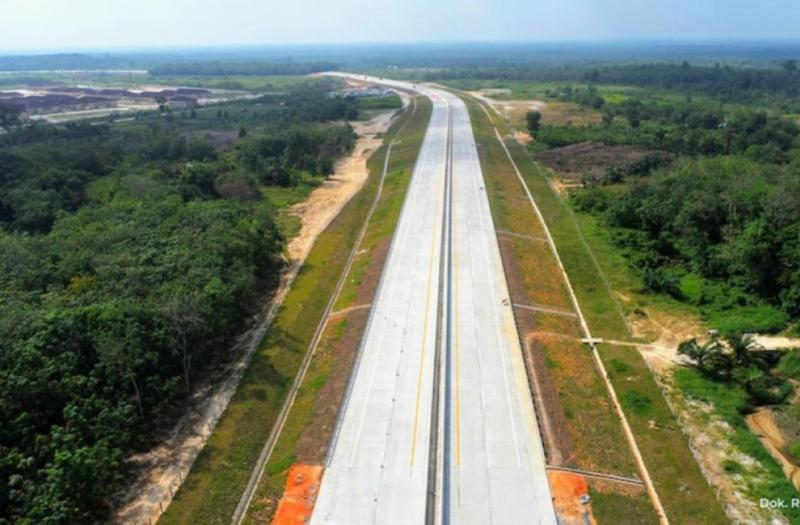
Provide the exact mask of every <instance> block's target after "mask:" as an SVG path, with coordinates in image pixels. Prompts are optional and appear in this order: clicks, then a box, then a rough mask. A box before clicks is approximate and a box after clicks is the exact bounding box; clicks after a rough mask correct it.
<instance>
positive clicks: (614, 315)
mask: <svg viewBox="0 0 800 525" xmlns="http://www.w3.org/2000/svg"><path fill="white" fill-rule="evenodd" d="M468 104H469V105H470V109H471V115H472V119H473V128H474V129H476V139H477V140H478V141H479V142H482V143H485V141H486V140H487V137H489V138H490V139H491V140H492V141H494V142H495V143H496V138H495V136H494V132H493V131H492V126H491V124H492V123H494V124H495V125H496V126H497V127H498V129H499V130H500V133H501V134H502V135H504V136H508V135H509V131H510V130H509V129H508V127H507V126H506V125H505V124H504V123H503V122H500V119H498V118H494V119H491V120H492V121H491V122H490V118H489V117H487V115H486V114H485V113H484V112H483V110H482V109H481V108H480V107H479V106H477V103H476V102H474V101H472V100H468ZM506 145H507V147H508V148H509V151H510V153H511V155H512V158H513V159H514V161H515V163H516V164H517V166H518V167H519V169H520V171H521V173H522V175H523V178H524V180H525V182H526V184H527V186H528V188H529V189H530V191H531V193H532V194H533V197H534V199H536V203H537V205H538V206H539V209H540V210H541V213H542V215H543V217H544V219H545V221H546V222H547V224H548V226H549V228H550V232H551V234H552V236H553V239H554V241H555V243H556V246H557V247H558V251H559V254H560V256H561V259H562V262H563V264H564V267H565V269H566V271H567V273H568V275H569V277H570V280H571V282H572V285H573V288H574V290H575V293H576V295H577V297H578V300H579V302H580V304H581V308H582V310H583V313H584V316H585V317H586V320H587V323H588V324H589V326H590V328H591V329H592V332H593V334H592V335H593V336H595V337H603V338H609V339H621V340H625V339H628V338H629V337H630V336H629V330H628V327H627V324H626V321H625V316H624V311H623V309H622V307H621V305H620V303H619V302H618V301H617V300H616V299H615V296H614V292H613V291H612V289H611V284H610V282H607V281H606V280H605V275H604V273H603V272H602V271H601V269H600V262H599V260H598V259H597V258H596V255H595V254H594V253H593V251H590V250H589V249H588V248H587V246H588V244H587V241H586V240H585V238H584V237H583V233H582V231H581V230H580V228H579V223H578V222H577V219H576V218H575V216H574V214H573V213H572V211H571V210H570V209H569V207H568V205H567V204H566V203H565V202H564V201H563V200H562V199H561V198H560V197H559V196H558V195H557V194H556V192H555V191H554V190H553V189H552V187H551V186H550V184H549V181H548V180H547V177H546V174H545V172H544V171H543V170H542V169H541V168H540V167H539V165H538V164H536V163H534V162H533V160H532V159H531V158H530V157H529V156H528V155H527V154H526V152H525V150H524V147H523V146H521V145H520V144H518V143H517V142H516V141H513V140H507V141H506ZM506 162H507V161H506ZM486 171H487V172H489V173H491V170H486ZM598 350H599V353H600V356H601V359H602V360H603V362H604V363H605V364H606V366H607V367H608V369H609V376H610V379H611V382H612V384H613V385H614V388H615V389H616V391H617V395H618V396H619V398H620V402H621V404H622V406H623V410H624V412H625V414H626V416H627V417H628V418H629V423H630V424H631V427H632V429H633V432H634V435H635V436H636V440H637V443H638V446H639V448H640V450H641V452H642V455H643V457H644V461H645V464H646V466H647V468H648V470H649V472H650V475H651V477H652V478H653V482H654V484H655V486H656V488H657V491H658V493H659V496H660V498H661V501H662V504H663V505H664V507H665V510H666V512H667V516H668V518H670V519H671V520H672V521H673V522H674V523H681V524H683V523H698V524H700V523H703V524H712V523H726V522H727V520H726V519H725V517H724V513H723V512H722V508H721V505H720V503H719V502H718V501H717V499H716V497H715V495H714V493H713V491H712V489H711V487H710V486H709V485H708V482H707V481H706V479H705V477H704V476H703V474H702V472H701V471H700V468H699V466H698V465H697V463H696V461H695V459H694V457H693V456H692V454H691V451H690V450H689V447H688V443H687V440H686V437H685V436H684V434H683V433H682V431H681V430H680V427H679V425H678V424H677V422H676V420H675V417H674V415H673V414H672V412H671V411H670V409H669V406H668V405H667V403H666V401H665V399H664V397H663V395H662V393H661V390H660V388H659V387H658V385H657V383H656V381H655V379H654V377H653V375H652V373H651V372H650V370H649V368H647V365H646V363H645V362H644V359H643V358H642V356H641V355H640V354H639V353H638V351H637V350H635V349H633V348H626V347H616V346H610V345H600V347H599V348H598ZM651 420H653V421H655V422H656V425H657V427H656V429H651V428H650V421H651Z"/></svg>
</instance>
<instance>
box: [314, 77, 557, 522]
mask: <svg viewBox="0 0 800 525" xmlns="http://www.w3.org/2000/svg"><path fill="white" fill-rule="evenodd" d="M352 78H357V79H364V77H355V76H353V77H352ZM369 80H371V81H374V82H379V83H383V84H386V85H389V86H392V87H397V88H400V89H406V90H414V91H418V92H420V93H422V94H423V95H425V96H427V97H429V98H430V99H431V101H432V102H433V111H432V114H431V120H430V123H429V126H428V130H427V132H426V136H425V140H424V142H423V144H422V147H421V150H420V153H419V157H418V159H417V164H416V166H415V169H414V172H413V175H412V180H411V184H410V186H409V189H408V194H407V197H406V200H405V203H404V206H403V210H402V212H401V215H400V220H399V222H398V226H397V230H396V232H395V235H394V237H393V240H392V246H391V248H390V251H389V255H388V257H387V261H386V265H385V267H384V270H383V275H382V277H381V282H380V286H379V289H378V291H377V294H376V299H375V300H374V301H373V308H372V310H371V312H370V318H369V321H368V324H367V327H366V329H365V333H364V336H363V338H362V343H361V348H360V349H359V356H358V359H357V362H356V367H355V369H354V371H353V376H352V378H351V384H350V388H349V391H348V393H347V396H346V398H345V401H344V405H343V408H342V413H341V415H340V420H339V423H338V427H337V430H336V432H335V435H334V440H333V443H332V444H331V451H330V454H329V458H328V462H327V465H326V471H325V474H324V478H323V482H322V486H321V488H320V492H319V495H318V498H317V502H316V505H315V510H314V514H313V516H312V519H311V523H312V524H313V525H322V524H325V525H339V524H341V525H345V524H347V525H354V524H358V525H361V524H365V525H366V524H415V525H416V524H423V523H425V524H434V523H435V524H439V523H443V524H449V523H453V524H476V525H478V524H480V525H483V524H519V523H531V524H555V523H556V518H555V514H554V511H553V506H552V500H551V495H550V489H549V485H548V482H547V475H546V472H545V458H544V453H543V450H542V444H541V439H540V436H539V431H538V427H537V424H536V416H535V413H534V408H533V403H532V400H531V396H530V389H529V387H528V379H527V376H526V372H525V367H524V362H523V359H522V353H521V350H520V346H519V337H518V334H517V331H516V326H515V324H514V318H513V313H512V309H511V304H510V301H509V293H508V287H507V284H506V281H505V275H504V273H503V266H502V261H501V258H500V251H499V248H498V245H497V237H496V234H495V230H494V224H493V221H492V217H491V211H490V208H489V201H488V198H487V196H486V192H485V190H484V181H483V174H482V172H481V167H480V162H479V159H478V154H477V150H476V148H475V140H474V137H473V134H472V128H471V125H470V121H469V114H468V111H467V108H466V106H465V105H464V103H463V102H462V101H461V100H460V99H459V98H458V97H456V96H454V95H452V94H450V93H449V92H447V91H444V90H439V89H434V88H430V87H427V86H424V87H421V86H412V85H411V84H408V83H403V82H393V81H384V80H378V79H374V78H370V79H369Z"/></svg>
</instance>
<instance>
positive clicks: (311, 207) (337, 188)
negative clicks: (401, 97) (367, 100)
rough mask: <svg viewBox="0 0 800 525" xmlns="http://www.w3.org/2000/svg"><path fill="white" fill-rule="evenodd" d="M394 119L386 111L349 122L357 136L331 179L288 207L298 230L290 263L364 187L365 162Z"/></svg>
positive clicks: (307, 249) (307, 248) (365, 179)
mask: <svg viewBox="0 0 800 525" xmlns="http://www.w3.org/2000/svg"><path fill="white" fill-rule="evenodd" d="M394 115H395V112H394V111H386V112H383V113H380V114H378V115H377V116H375V117H374V118H372V119H370V120H368V121H365V122H351V125H352V126H353V130H354V131H355V132H356V134H357V135H358V140H357V141H356V145H355V147H354V148H353V152H352V153H351V154H350V155H348V156H347V157H344V158H342V159H339V161H338V162H337V163H336V166H335V168H334V173H333V175H331V176H330V177H328V179H326V180H325V181H324V182H323V183H322V184H321V185H320V186H319V187H318V188H316V189H315V190H314V191H312V192H311V195H309V197H308V198H307V199H306V200H305V201H303V202H301V203H298V204H296V205H295V206H293V207H292V213H293V214H295V215H296V216H297V217H299V219H300V222H301V228H300V233H299V234H298V235H297V236H296V237H295V238H294V239H292V240H291V242H290V243H289V247H288V252H289V258H290V259H292V260H297V259H302V258H304V257H305V255H306V254H307V253H308V251H309V250H310V249H311V245H312V244H314V240H315V239H316V238H317V236H318V235H319V234H320V233H322V231H323V230H324V229H325V228H326V227H327V226H328V224H330V222H331V221H332V220H333V219H334V217H336V215H338V213H339V212H340V211H341V209H342V208H343V207H344V205H345V204H347V203H348V202H349V201H350V199H351V198H352V197H353V195H355V194H356V193H358V190H360V189H361V188H362V187H363V186H364V183H366V181H367V177H368V176H369V170H368V169H367V160H368V159H369V157H370V155H372V152H374V151H375V150H376V149H378V148H379V147H380V146H381V144H382V143H383V134H384V133H385V132H386V131H387V130H388V129H389V126H390V125H391V124H392V121H393V120H394Z"/></svg>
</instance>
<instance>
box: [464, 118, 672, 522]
mask: <svg viewBox="0 0 800 525" xmlns="http://www.w3.org/2000/svg"><path fill="white" fill-rule="evenodd" d="M480 107H481V108H482V109H483V111H484V112H485V113H486V115H487V116H488V117H489V120H490V122H492V126H493V127H494V132H495V136H496V137H497V141H498V142H500V144H501V145H502V146H503V150H505V153H506V155H507V156H508V160H509V162H510V163H511V165H512V166H513V167H514V171H515V172H516V174H517V177H518V178H519V181H520V183H521V184H522V186H523V188H524V189H525V193H526V194H527V196H528V200H529V202H530V203H531V206H533V209H534V211H535V212H536V215H537V217H539V220H540V221H541V223H542V226H543V227H544V233H545V235H546V236H547V240H548V243H549V245H550V249H551V250H552V251H553V255H554V256H555V258H556V262H557V264H558V267H559V269H560V270H561V275H562V277H563V279H564V283H565V284H566V286H567V290H568V292H569V295H570V298H571V299H572V302H573V304H574V306H575V311H576V313H577V314H578V320H579V321H580V323H581V326H582V328H583V332H584V334H586V337H587V338H588V339H589V340H591V339H592V335H591V331H590V330H589V325H588V324H587V323H586V319H585V317H584V316H583V312H582V311H581V307H580V304H579V303H578V298H577V297H576V296H575V292H574V290H573V289H572V283H571V282H570V279H569V276H568V275H567V272H566V270H565V269H564V265H563V263H562V262H561V257H560V256H559V254H558V249H557V248H556V244H555V241H553V237H552V235H551V234H550V228H549V227H548V226H547V222H546V221H545V219H544V216H543V215H542V212H541V211H540V210H539V207H538V206H537V204H536V201H534V199H533V195H531V192H530V190H529V189H528V185H527V184H526V183H525V179H524V178H523V177H522V173H520V171H519V168H518V167H517V164H516V163H515V162H514V159H513V158H512V157H511V153H510V152H509V151H508V148H507V147H506V144H505V142H504V141H503V138H502V137H501V136H500V132H499V131H498V129H497V127H496V126H494V121H493V120H492V118H491V116H490V115H489V112H488V110H487V109H486V107H485V106H484V105H483V104H480ZM589 346H590V347H591V349H592V355H593V357H594V360H595V364H596V365H597V368H598V370H599V372H600V376H601V377H602V378H603V381H604V382H605V385H606V389H607V390H608V394H609V396H610V397H611V401H612V404H613V405H614V409H615V410H616V412H617V415H618V416H619V418H620V421H621V422H622V426H623V430H624V432H625V437H626V438H627V439H628V444H629V445H630V447H631V451H632V452H633V455H634V458H635V459H636V463H637V465H638V468H639V474H640V475H641V476H642V480H643V482H644V484H645V488H646V489H647V492H648V494H649V495H650V498H651V500H652V502H653V506H654V507H655V509H656V512H657V513H658V518H659V521H660V522H661V523H664V524H668V523H669V520H668V519H667V514H666V512H665V511H664V507H663V506H662V504H661V500H660V498H659V497H658V493H657V492H656V489H655V486H654V485H653V480H652V479H651V477H650V473H649V472H648V470H647V466H646V465H645V463H644V459H643V458H642V454H641V452H640V450H639V446H638V445H637V443H636V438H635V437H634V435H633V431H632V430H631V427H630V424H629V423H628V420H627V418H626V417H625V412H624V411H623V410H622V406H621V405H620V404H619V399H618V398H617V394H616V391H615V389H614V386H613V385H612V384H611V381H610V380H609V378H608V373H607V372H606V369H605V366H604V365H603V361H602V359H600V356H599V354H598V352H597V347H596V346H595V345H594V343H592V342H590V343H589Z"/></svg>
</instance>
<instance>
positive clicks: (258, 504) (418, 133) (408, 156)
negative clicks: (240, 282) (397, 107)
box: [244, 98, 431, 524]
mask: <svg viewBox="0 0 800 525" xmlns="http://www.w3.org/2000/svg"><path fill="white" fill-rule="evenodd" d="M417 104H418V107H417V110H416V114H415V115H413V116H411V117H410V120H409V121H408V125H407V126H406V127H405V128H404V129H403V132H402V134H401V135H400V136H398V137H397V140H398V142H397V143H396V144H395V146H394V147H393V148H392V155H391V156H390V158H389V165H388V169H387V173H386V179H385V181H384V187H383V192H382V193H381V197H380V200H379V201H378V206H377V207H376V209H375V212H374V214H373V215H372V218H371V220H370V222H369V225H368V227H367V231H366V233H365V235H364V239H363V241H362V244H361V246H360V254H359V255H358V256H357V259H356V260H355V261H354V263H353V265H352V266H351V269H350V274H349V275H348V279H347V281H346V284H345V287H344V288H343V289H342V294H341V295H340V298H341V297H343V296H344V295H345V293H347V294H348V295H352V298H353V300H355V297H357V295H358V291H359V290H358V288H359V286H360V284H361V280H360V278H359V279H358V283H357V284H356V283H355V282H354V279H353V277H352V276H353V274H354V273H357V274H358V275H359V276H363V274H364V273H365V272H366V270H367V268H368V267H369V266H370V263H371V262H372V255H373V253H374V250H375V248H376V247H377V246H378V245H379V244H380V243H381V242H383V241H388V240H389V238H390V237H391V235H392V234H393V232H394V229H395V226H396V224H397V221H398V219H399V216H400V209H401V207H402V203H403V200H404V198H405V190H406V188H407V187H408V184H409V182H410V180H411V172H412V170H413V167H414V161H415V160H416V154H417V152H418V151H419V146H420V145H421V143H422V139H423V138H424V133H425V130H426V128H427V123H428V119H429V117H430V111H431V105H430V102H429V101H428V100H427V99H424V98H418V99H417ZM404 122H405V119H401V120H400V121H398V123H395V125H394V126H393V128H392V129H391V130H390V131H389V133H388V134H387V139H388V140H387V141H386V143H385V144H384V145H383V146H381V148H379V149H378V150H376V152H375V153H374V154H373V155H372V156H371V157H370V158H369V160H368V162H367V165H368V167H369V172H370V174H371V176H372V174H376V173H377V174H378V175H380V173H381V172H382V170H383V161H384V158H385V152H386V144H388V143H389V141H390V140H392V139H394V138H395V136H396V133H397V131H398V130H399V128H400V127H401V126H402V125H403V123H404ZM347 306H351V304H348V305H347ZM347 319H348V318H347V317H344V318H342V319H340V320H337V321H336V322H331V323H330V324H329V325H328V326H327V327H326V329H325V332H324V334H323V337H322V339H321V341H320V345H319V348H318V349H317V353H316V354H315V356H314V358H313V360H312V363H311V366H310V367H309V370H308V372H307V374H306V376H305V378H304V379H303V382H302V384H301V386H300V390H299V392H298V394H297V397H296V398H295V401H294V403H293V404H292V408H291V410H290V412H289V416H288V418H287V420H286V425H285V426H284V428H283V431H282V432H281V435H280V437H279V438H278V441H277V443H276V444H275V449H274V450H273V453H272V455H271V457H270V460H269V461H268V462H267V465H266V467H265V472H264V476H263V477H262V478H261V481H260V482H259V485H258V488H257V490H256V494H255V495H254V497H253V501H252V503H251V505H250V507H249V508H248V510H247V514H246V517H245V520H244V523H246V524H247V523H264V522H268V521H269V520H270V519H271V517H272V516H271V515H272V513H273V512H274V511H275V506H276V504H277V501H278V500H279V499H280V497H281V494H282V491H283V487H284V486H285V482H286V475H287V474H288V469H289V467H291V466H292V464H293V463H294V461H295V459H296V457H297V445H298V441H299V439H300V436H301V435H302V434H303V432H304V431H305V429H306V428H308V427H309V426H310V425H312V424H314V421H312V415H313V413H314V407H315V405H316V402H317V397H318V393H319V391H320V390H321V389H322V387H324V386H325V384H326V382H327V380H328V377H329V373H330V371H331V369H332V367H333V362H334V359H336V358H337V355H336V354H335V353H334V351H333V350H334V348H335V347H336V345H337V343H339V341H340V339H341V337H342V335H343V333H344V329H345V327H346V324H347Z"/></svg>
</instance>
